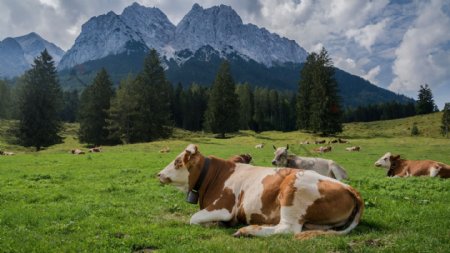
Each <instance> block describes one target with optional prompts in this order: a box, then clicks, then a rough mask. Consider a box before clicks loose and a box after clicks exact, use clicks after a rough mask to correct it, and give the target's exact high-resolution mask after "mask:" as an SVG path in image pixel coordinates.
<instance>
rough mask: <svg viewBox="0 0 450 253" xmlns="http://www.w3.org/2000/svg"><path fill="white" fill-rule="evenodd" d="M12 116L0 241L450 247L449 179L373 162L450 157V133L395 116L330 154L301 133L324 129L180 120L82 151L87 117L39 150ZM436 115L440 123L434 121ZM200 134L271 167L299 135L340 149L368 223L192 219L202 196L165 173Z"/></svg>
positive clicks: (18, 248)
mask: <svg viewBox="0 0 450 253" xmlns="http://www.w3.org/2000/svg"><path fill="white" fill-rule="evenodd" d="M431 116H434V118H436V119H437V118H438V117H437V116H435V115H431ZM422 117H425V116H422ZM422 117H418V118H417V119H411V118H410V119H403V120H404V121H405V122H406V123H408V124H406V123H405V127H406V125H408V126H410V125H411V126H412V123H411V124H410V125H409V123H410V122H412V120H417V122H418V127H419V130H421V129H422V127H421V123H420V122H422ZM427 117H429V115H427ZM434 118H433V119H434ZM439 119H440V118H439ZM400 121H401V120H400ZM425 121H426V120H424V122H425ZM5 124H10V122H0V129H1V131H2V132H0V149H7V150H8V151H14V152H17V155H16V156H12V157H3V156H0V252H133V251H137V250H139V249H144V248H148V249H156V250H157V252H349V251H354V252H448V250H449V249H450V240H449V239H450V219H449V217H450V205H449V203H450V180H442V179H437V178H406V179H392V178H386V177H385V171H384V170H381V169H378V168H375V167H374V166H373V163H374V161H375V160H377V159H378V158H379V157H381V156H382V155H383V154H384V153H385V152H387V151H391V152H393V153H399V154H402V155H404V156H406V157H407V158H410V159H433V160H439V161H442V162H445V163H447V164H450V140H449V139H443V138H430V137H424V136H421V137H410V136H409V132H408V134H404V135H397V133H398V132H399V130H396V129H400V127H399V126H398V125H399V124H400V123H398V122H395V121H386V122H376V123H365V124H349V125H346V127H345V129H346V132H344V133H343V134H342V136H345V137H347V138H350V141H351V143H350V144H334V145H333V147H334V150H333V152H331V153H326V154H323V155H317V154H312V153H311V152H310V151H311V149H312V148H313V147H316V145H304V146H301V145H299V144H298V143H299V142H300V141H303V140H306V139H309V140H314V139H316V137H315V136H311V135H309V134H305V133H300V132H291V133H280V132H264V133H262V134H255V133H253V132H250V131H243V132H240V133H239V134H235V135H233V137H232V138H229V139H215V138H212V136H211V135H208V134H202V133H190V132H185V131H180V130H178V131H176V134H175V136H174V137H173V138H172V139H170V140H164V141H157V142H151V143H142V144H133V145H119V146H113V147H104V148H103V149H104V152H103V153H97V154H87V155H84V156H73V155H70V154H68V151H69V150H70V149H72V148H76V147H82V145H80V144H79V143H78V141H77V139H76V138H74V136H75V135H74V133H75V132H76V129H77V125H68V126H67V129H66V132H65V137H66V139H65V142H64V143H62V144H58V145H55V146H52V147H50V148H48V149H46V150H43V151H41V152H39V153H36V152H32V149H26V148H20V147H18V146H15V145H11V144H7V143H6V142H5V139H7V138H8V137H7V136H6V135H5V134H4V129H5ZM373 124H378V125H377V126H374V125H373ZM428 124H429V125H437V124H438V123H437V122H436V120H431V121H429V122H428ZM396 127H398V128H396ZM380 128H385V129H384V131H383V129H380ZM394 128H395V129H394ZM350 129H351V130H350ZM356 129H359V130H356ZM423 129H424V128H423ZM430 131H431V130H430ZM378 133H384V135H382V134H378ZM391 136H402V137H397V138H391ZM433 136H434V135H433ZM435 137H439V136H438V135H435ZM317 138H318V137H317ZM189 143H196V144H198V145H199V148H200V151H201V152H203V153H204V154H208V155H209V154H213V155H216V156H219V157H225V158H227V157H229V156H231V155H234V154H239V153H250V154H252V156H253V158H254V162H253V163H254V164H257V165H266V166H269V164H270V161H271V160H272V158H273V150H272V148H271V145H272V144H275V145H276V146H281V145H285V144H290V146H291V148H290V150H291V151H292V152H294V153H296V154H299V155H314V156H320V157H324V158H329V159H333V160H335V161H337V162H338V163H339V164H341V165H342V166H343V167H345V169H346V170H347V171H348V173H349V176H350V180H349V181H347V183H349V184H350V185H352V186H354V187H355V188H356V189H358V191H360V193H361V194H362V196H363V198H364V200H365V202H366V210H365V213H364V215H363V219H362V222H361V224H360V225H359V226H358V227H357V228H356V229H355V230H353V231H352V232H351V233H350V234H349V235H346V236H339V237H336V236H334V237H333V236H330V237H322V238H316V239H313V240H309V241H297V240H295V239H294V238H293V236H292V235H276V236H272V237H269V238H239V239H238V238H233V237H232V236H231V234H232V233H233V232H234V231H235V228H219V227H210V228H205V227H200V226H190V225H188V223H189V219H190V216H191V215H192V214H194V213H195V212H196V211H197V210H198V207H197V206H195V205H190V204H188V203H186V202H185V201H184V199H185V196H184V194H182V193H181V192H179V191H177V190H176V189H175V188H174V187H171V186H162V185H160V184H159V182H158V180H157V178H156V174H157V173H158V172H159V171H160V170H161V169H162V168H164V167H165V166H166V165H167V164H168V163H169V162H170V161H171V160H173V158H174V157H175V156H176V155H178V153H179V152H181V151H182V149H183V148H184V147H186V145H187V144H189ZM257 143H265V144H266V147H265V148H264V149H254V145H255V144H257ZM350 145H359V146H361V148H362V150H361V152H354V153H353V152H347V151H345V150H344V148H345V147H347V146H350ZM165 146H169V147H170V148H171V150H172V151H171V152H170V153H168V154H160V153H159V152H158V151H159V150H160V149H161V148H162V147H165Z"/></svg>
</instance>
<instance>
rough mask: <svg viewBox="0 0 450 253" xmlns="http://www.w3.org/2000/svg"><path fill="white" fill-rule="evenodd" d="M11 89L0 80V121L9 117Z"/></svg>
mask: <svg viewBox="0 0 450 253" xmlns="http://www.w3.org/2000/svg"><path fill="white" fill-rule="evenodd" d="M10 105H11V89H10V87H9V86H8V84H7V83H6V82H5V81H3V80H0V119H5V118H9V117H10Z"/></svg>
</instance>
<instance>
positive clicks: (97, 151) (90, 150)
mask: <svg viewBox="0 0 450 253" xmlns="http://www.w3.org/2000/svg"><path fill="white" fill-rule="evenodd" d="M99 152H102V148H101V147H93V148H90V149H89V153H99Z"/></svg>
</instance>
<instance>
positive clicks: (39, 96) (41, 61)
mask: <svg viewBox="0 0 450 253" xmlns="http://www.w3.org/2000/svg"><path fill="white" fill-rule="evenodd" d="M18 100H19V101H18V102H19V124H18V131H17V133H18V136H17V137H18V138H19V140H20V142H21V143H22V144H23V145H24V146H33V147H35V148H36V150H38V151H39V150H40V149H41V148H42V147H47V146H50V145H53V144H55V143H58V142H60V141H61V137H60V136H59V135H58V133H59V131H60V129H61V121H60V118H59V113H60V109H61V107H62V93H61V88H60V86H59V83H58V79H57V74H56V68H55V64H54V61H53V59H52V57H51V56H50V54H49V53H48V52H47V50H44V51H43V52H42V53H41V54H40V56H38V57H36V58H35V59H34V63H33V65H32V68H31V69H30V70H28V71H27V72H26V73H25V78H24V85H23V87H22V89H21V91H20V94H19V98H18Z"/></svg>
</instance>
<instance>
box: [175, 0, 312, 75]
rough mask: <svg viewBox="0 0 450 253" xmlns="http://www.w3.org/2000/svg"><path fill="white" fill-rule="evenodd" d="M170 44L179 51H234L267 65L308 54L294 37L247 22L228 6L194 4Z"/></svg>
mask: <svg viewBox="0 0 450 253" xmlns="http://www.w3.org/2000/svg"><path fill="white" fill-rule="evenodd" d="M171 45H172V47H173V48H174V49H176V50H177V51H179V50H183V49H189V50H191V51H192V52H195V51H197V50H198V49H199V48H201V47H203V46H206V45H209V46H211V47H212V48H214V49H216V50H218V51H223V50H228V51H230V50H231V51H232V50H234V51H236V52H238V53H239V54H241V55H244V56H247V57H248V58H250V59H253V60H255V61H256V62H259V63H263V64H264V65H266V66H272V65H273V64H274V63H286V62H293V63H300V62H304V61H305V59H306V56H307V52H306V51H305V50H304V49H303V48H301V47H300V46H299V45H298V44H297V43H296V42H295V41H293V40H288V39H286V38H281V37H280V36H278V35H277V34H274V33H270V32H269V31H267V30H266V29H264V28H258V27H257V26H255V25H252V24H247V25H244V24H243V23H242V20H241V18H240V17H239V15H238V14H237V13H236V12H235V11H234V10H233V9H232V8H231V7H229V6H225V5H220V6H215V7H211V8H208V9H203V8H202V7H200V6H199V5H198V4H194V6H193V7H192V9H191V11H190V12H189V13H188V14H187V15H186V16H185V17H184V18H183V19H182V20H181V22H180V23H179V24H178V26H177V28H176V31H175V37H174V40H173V42H172V43H171Z"/></svg>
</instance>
